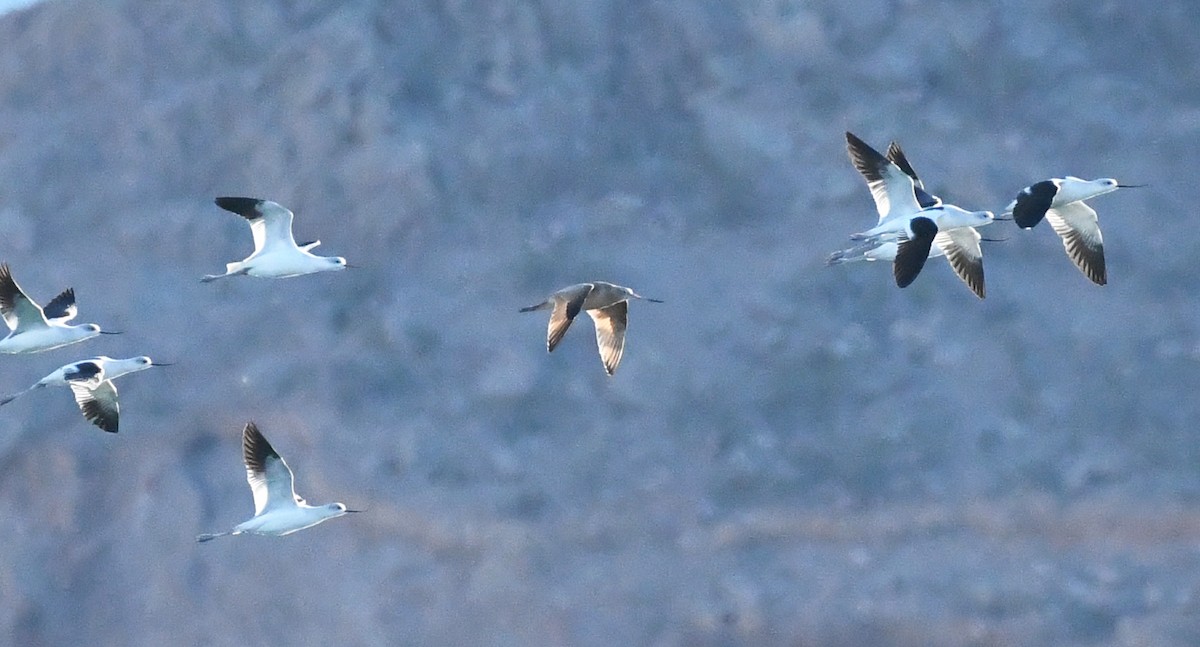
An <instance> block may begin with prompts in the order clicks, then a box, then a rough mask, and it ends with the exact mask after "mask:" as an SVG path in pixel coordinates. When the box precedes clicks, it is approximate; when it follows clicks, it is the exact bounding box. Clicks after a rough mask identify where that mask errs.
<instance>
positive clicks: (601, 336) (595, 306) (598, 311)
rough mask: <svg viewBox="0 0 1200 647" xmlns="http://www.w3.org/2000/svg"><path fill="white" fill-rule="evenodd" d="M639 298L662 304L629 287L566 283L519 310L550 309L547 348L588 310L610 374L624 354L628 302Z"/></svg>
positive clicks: (603, 359)
mask: <svg viewBox="0 0 1200 647" xmlns="http://www.w3.org/2000/svg"><path fill="white" fill-rule="evenodd" d="M631 299H642V300H645V301H650V302H652V303H662V301H660V300H658V299H651V298H648V297H644V296H642V295H640V294H638V293H636V292H634V291H633V289H632V288H626V287H621V286H619V285H615V284H612V283H605V282H604V281H592V282H591V283H579V284H577V285H569V286H567V287H565V288H563V289H561V290H559V291H557V292H555V293H554V294H551V295H550V296H549V297H548V298H547V299H546V300H545V301H543V302H541V303H539V304H536V305H532V306H529V307H527V308H521V312H533V311H534V310H546V309H550V311H551V312H550V326H549V328H548V330H547V332H546V350H547V351H548V352H554V347H555V346H558V342H560V341H562V338H563V335H565V334H567V328H569V327H570V326H571V322H572V321H574V320H575V316H576V315H578V314H579V313H580V311H587V313H588V315H590V316H591V318H592V322H593V323H595V324H596V345H597V346H598V347H599V349H600V361H601V362H603V364H604V372H605V373H608V374H609V375H612V374H613V372H615V371H616V370H617V366H618V365H619V364H620V363H621V356H622V355H624V354H625V328H626V326H627V324H628V322H629V301H630V300H631Z"/></svg>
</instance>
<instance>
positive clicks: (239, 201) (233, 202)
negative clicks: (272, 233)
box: [213, 197, 263, 220]
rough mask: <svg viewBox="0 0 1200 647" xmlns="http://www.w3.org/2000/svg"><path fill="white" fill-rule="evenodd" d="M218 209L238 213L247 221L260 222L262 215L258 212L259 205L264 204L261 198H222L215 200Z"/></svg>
mask: <svg viewBox="0 0 1200 647" xmlns="http://www.w3.org/2000/svg"><path fill="white" fill-rule="evenodd" d="M213 202H215V203H216V204H217V206H218V207H221V208H222V209H224V210H226V211H229V212H232V213H236V214H237V215H239V216H241V217H243V218H245V219H246V220H258V219H259V218H262V216H263V215H262V213H261V212H259V210H258V205H259V204H261V203H262V200H261V199H259V198H232V197H221V198H217V199H215V200H213Z"/></svg>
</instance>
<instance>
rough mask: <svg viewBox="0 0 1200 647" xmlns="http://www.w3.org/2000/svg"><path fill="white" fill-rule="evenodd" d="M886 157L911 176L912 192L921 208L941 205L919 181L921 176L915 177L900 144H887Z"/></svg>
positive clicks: (938, 199)
mask: <svg viewBox="0 0 1200 647" xmlns="http://www.w3.org/2000/svg"><path fill="white" fill-rule="evenodd" d="M887 158H888V159H889V160H891V162H892V163H893V164H895V165H896V166H897V167H899V168H900V170H901V171H904V174H905V175H907V176H908V177H910V178H912V181H913V194H914V195H915V196H916V198H917V204H919V205H921V208H922V209H929V208H930V207H940V206H942V199H941V198H939V197H937V196H936V195H933V194H932V193H929V192H928V191H926V190H925V183H924V182H921V178H919V177H917V172H916V171H915V170H914V169H913V167H912V164H909V163H908V156H906V155H905V154H904V151H903V150H901V148H900V144H897V143H896V142H892V143H890V144H888V149H887Z"/></svg>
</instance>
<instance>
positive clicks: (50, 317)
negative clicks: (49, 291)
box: [42, 288, 79, 323]
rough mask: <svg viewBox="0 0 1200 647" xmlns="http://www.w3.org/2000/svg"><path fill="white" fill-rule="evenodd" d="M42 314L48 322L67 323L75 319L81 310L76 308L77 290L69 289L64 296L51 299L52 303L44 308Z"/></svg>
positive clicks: (63, 293) (64, 292) (64, 291)
mask: <svg viewBox="0 0 1200 647" xmlns="http://www.w3.org/2000/svg"><path fill="white" fill-rule="evenodd" d="M42 314H43V315H45V317H46V320H47V321H58V322H60V323H66V322H68V321H70V320H72V319H74V318H75V316H76V315H78V314H79V308H77V307H75V288H67V289H65V290H63V291H62V294H60V295H58V296H56V297H54V298H53V299H51V300H50V303H47V304H46V305H45V307H43V308H42Z"/></svg>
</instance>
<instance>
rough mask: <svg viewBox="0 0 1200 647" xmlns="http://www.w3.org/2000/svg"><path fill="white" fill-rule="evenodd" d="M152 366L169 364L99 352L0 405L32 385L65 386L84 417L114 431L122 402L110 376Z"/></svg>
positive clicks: (147, 358) (60, 369) (44, 379)
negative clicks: (104, 354)
mask: <svg viewBox="0 0 1200 647" xmlns="http://www.w3.org/2000/svg"><path fill="white" fill-rule="evenodd" d="M152 366H170V364H163V363H155V362H153V361H151V360H150V358H149V357H145V356H142V357H130V358H128V359H113V358H111V357H104V356H101V357H94V358H92V359H85V360H80V361H78V362H71V363H70V364H67V365H66V366H62V367H60V368H58V369H57V370H56V371H54V372H53V373H51V374H49V375H47V376H46V377H43V378H42V379H40V380H38V381H37V382H36V383H34V385H33V386H31V387H29V388H28V389H25V390H24V391H21V392H19V393H14V394H12V395H9V396H6V397H4V398H2V399H0V406H4V405H6V404H8V403H9V402H12V401H13V400H15V399H17V398H18V397H20V396H22V395H25V394H26V393H29V392H30V391H33V390H34V389H40V388H42V387H46V386H68V387H70V388H71V392H72V393H73V394H74V395H75V404H77V405H79V410H80V411H81V412H83V417H84V418H87V420H88V422H90V423H92V424H94V425H96V426H97V427H99V428H101V429H103V430H104V431H107V432H111V433H114V434H115V433H117V426H118V424H119V422H120V415H121V406H120V403H119V402H118V401H117V386H116V385H115V384H113V380H115V379H117V378H118V377H121V376H122V375H126V374H128V373H134V372H137V371H144V370H146V369H148V368H150V367H152Z"/></svg>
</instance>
